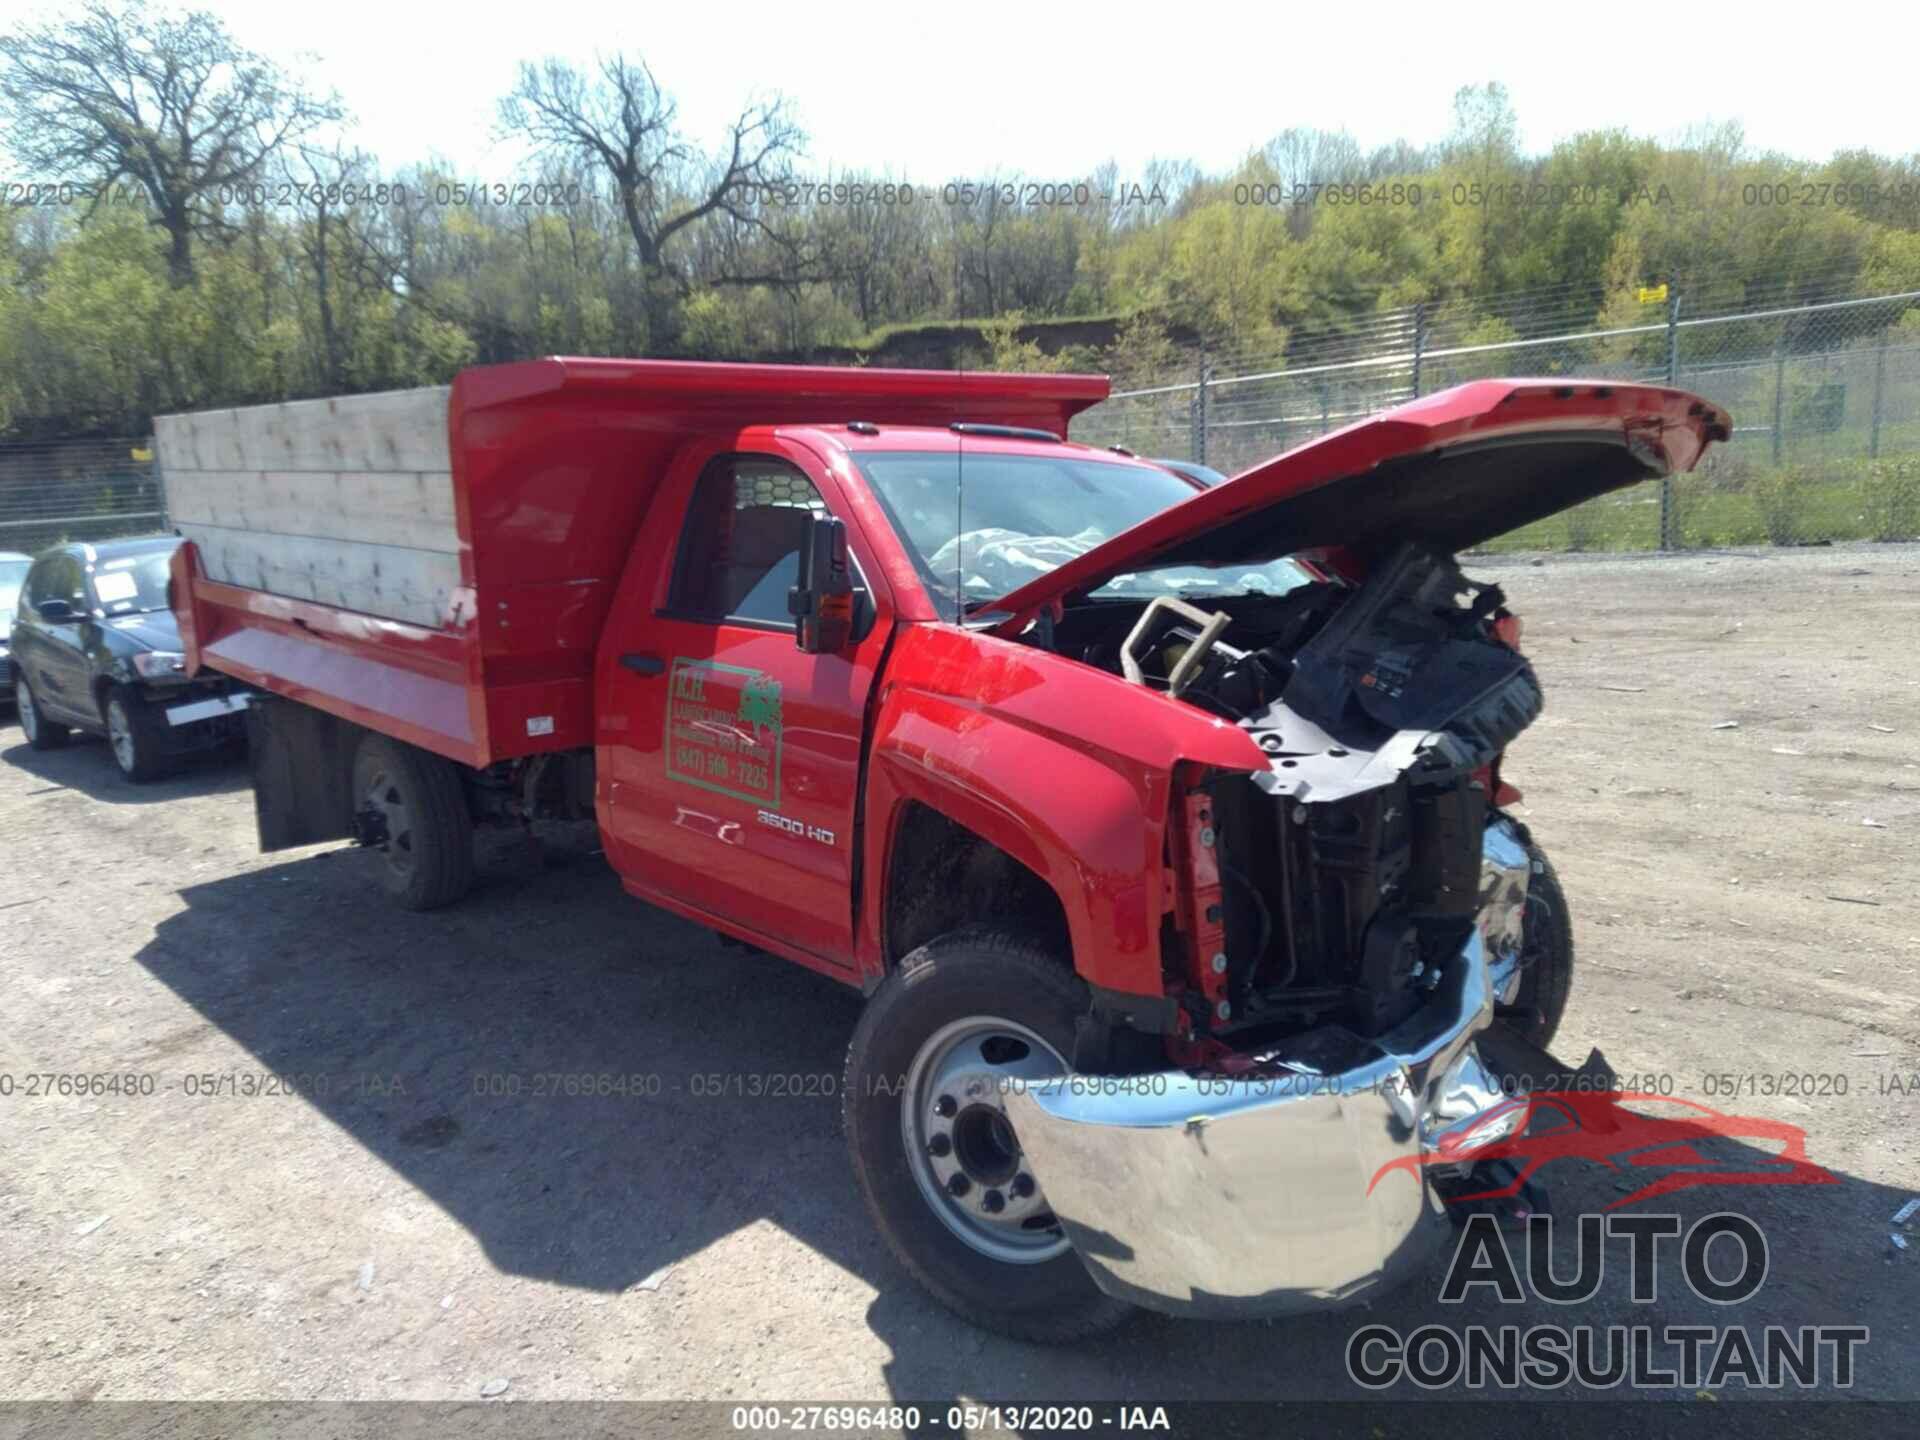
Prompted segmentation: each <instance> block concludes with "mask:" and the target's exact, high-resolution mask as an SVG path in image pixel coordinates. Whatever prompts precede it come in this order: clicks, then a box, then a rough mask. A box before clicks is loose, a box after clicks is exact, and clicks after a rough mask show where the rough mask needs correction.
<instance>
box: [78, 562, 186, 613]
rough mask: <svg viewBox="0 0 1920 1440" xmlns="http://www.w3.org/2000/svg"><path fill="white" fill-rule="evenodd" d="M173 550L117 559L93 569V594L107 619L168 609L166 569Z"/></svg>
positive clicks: (101, 563)
mask: <svg viewBox="0 0 1920 1440" xmlns="http://www.w3.org/2000/svg"><path fill="white" fill-rule="evenodd" d="M172 556H173V551H172V550H170V549H169V550H149V551H147V552H146V553H145V554H142V555H120V556H116V557H115V558H114V559H112V560H102V561H99V562H98V563H97V564H95V565H94V567H93V594H94V598H95V599H96V600H97V601H98V602H99V605H100V608H101V609H102V610H104V611H106V613H107V614H109V615H134V614H145V613H147V612H148V611H150V610H164V609H166V608H167V565H168V562H169V560H171V558H172Z"/></svg>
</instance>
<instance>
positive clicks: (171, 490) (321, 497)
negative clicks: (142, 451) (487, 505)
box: [167, 470, 460, 555]
mask: <svg viewBox="0 0 1920 1440" xmlns="http://www.w3.org/2000/svg"><path fill="white" fill-rule="evenodd" d="M167 510H168V513H169V514H170V515H171V516H172V517H173V519H174V521H175V522H176V523H178V524H191V523H201V524H207V525H217V526H219V527H221V528H222V529H226V530H251V531H255V532H258V533H261V534H267V535H292V536H305V537H307V538H309V539H326V540H353V541H364V542H368V543H371V544H377V545H404V546H407V547H408V548H410V549H415V550H437V551H440V552H442V553H444V554H449V555H453V554H458V553H459V550H460V536H459V532H458V528H457V525H456V522H455V519H454V510H453V477H452V476H451V475H450V474H447V473H445V472H444V471H442V472H433V471H423V470H407V471H391V472H388V473H385V474H377V473H369V472H366V471H354V472H346V473H340V472H335V471H324V470H266V471H235V470H170V471H169V472H168V474H167Z"/></svg>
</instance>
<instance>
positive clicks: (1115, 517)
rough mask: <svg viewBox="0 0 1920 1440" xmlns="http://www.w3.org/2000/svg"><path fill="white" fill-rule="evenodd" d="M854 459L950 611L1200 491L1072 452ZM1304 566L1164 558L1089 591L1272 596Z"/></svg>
mask: <svg viewBox="0 0 1920 1440" xmlns="http://www.w3.org/2000/svg"><path fill="white" fill-rule="evenodd" d="M854 460H855V463H856V464H858V465H859V467H860V470H861V473H862V474H864V475H865V476H866V477H867V483H868V484H869V485H870V486H872V487H873V491H874V493H875V494H876V495H877V496H879V498H880V503H881V505H882V506H883V507H884V508H885V509H886V511H887V514H888V517H889V518H890V519H891V520H892V522H893V527H894V529H895V531H896V532H898V533H899V535H900V536H901V538H902V539H903V540H904V541H905V542H906V544H907V547H908V549H909V550H911V551H912V552H913V555H914V558H915V560H916V561H917V562H918V564H919V569H920V573H921V579H922V580H923V581H924V582H925V584H926V586H927V590H928V593H929V594H930V595H931V596H932V597H933V600H934V603H935V604H936V605H938V606H939V607H940V609H941V611H942V613H944V614H945V615H946V616H947V617H948V618H949V619H953V618H956V617H957V616H958V615H959V613H960V612H961V611H962V609H963V608H971V607H974V606H977V605H979V604H980V603H981V602H983V601H989V600H995V599H998V598H999V597H1000V596H1002V595H1006V594H1009V593H1010V592H1012V591H1014V590H1017V589H1019V588H1020V587H1021V586H1022V585H1025V584H1027V583H1029V582H1030V581H1033V580H1037V579H1039V578H1040V577H1041V576H1042V575H1045V574H1047V573H1048V572H1049V571H1052V570H1054V569H1057V568H1058V567H1059V566H1061V565H1063V564H1065V563H1066V562H1067V561H1069V560H1071V559H1072V558H1073V557H1074V556H1076V555H1081V554H1084V553H1085V552H1086V551H1088V550H1091V549H1092V548H1093V547H1094V546H1096V545H1099V544H1101V543H1102V542H1104V541H1107V540H1110V539H1112V538H1113V537H1114V536H1115V535H1118V534H1119V533H1120V532H1121V531H1122V530H1126V529H1130V528H1131V527H1133V526H1135V525H1138V524H1139V523H1140V522H1141V521H1142V520H1146V519H1148V518H1149V517H1151V516H1154V515H1157V514H1159V513H1160V512H1161V511H1162V510H1164V509H1166V508H1167V507H1168V506H1169V505H1177V504H1178V503H1180V502H1181V501H1182V500H1188V499H1191V498H1192V497H1193V496H1194V495H1196V494H1198V493H1199V492H1198V491H1196V490H1195V489H1194V487H1193V486H1192V485H1190V484H1188V483H1187V482H1186V481H1184V480H1182V479H1180V478H1179V477H1178V476H1176V475H1169V474H1168V473H1167V472H1166V471H1164V470H1159V469H1153V468H1149V467H1146V466H1136V465H1115V464H1110V463H1108V462H1105V461H1101V460H1089V459H1085V458H1083V457H1082V456H1079V455H1076V454H1073V453H1071V452H1067V453H1063V454H1061V455H1059V456H1052V455H999V454H993V453H985V454H982V453H978V452H974V451H968V452H966V454H965V456H964V465H965V481H966V483H965V485H964V486H963V485H962V484H961V466H962V457H961V456H960V455H958V454H956V453H955V452H953V451H868V452H865V453H862V454H857V455H855V457H854ZM1306 578H1307V576H1306V575H1305V573H1304V572H1303V571H1302V570H1300V568H1299V567H1298V566H1296V565H1294V564H1293V563H1292V562H1290V561H1286V560H1278V561H1274V562H1272V563H1270V564H1266V565H1235V566H1231V567H1228V568H1226V569H1219V570H1214V569H1208V568H1206V567H1204V566H1199V565H1178V566H1168V567H1164V568H1161V569H1158V570H1142V571H1139V572H1137V573H1135V574H1131V575H1118V576H1115V577H1114V578H1113V579H1112V580H1110V581H1108V582H1107V583H1106V584H1104V585H1102V586H1100V587H1099V588H1098V589H1096V590H1094V591H1092V592H1090V593H1091V594H1092V595H1093V596H1095V597H1096V598H1103V599H1104V598H1121V597H1141V598H1149V597H1152V596H1155V595H1182V594H1206V595H1240V594H1249V593H1254V592H1265V593H1268V594H1279V593H1280V592H1281V591H1283V590H1291V589H1292V588H1293V587H1294V586H1296V585H1299V584H1301V583H1303V582H1304V581H1305V580H1306Z"/></svg>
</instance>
